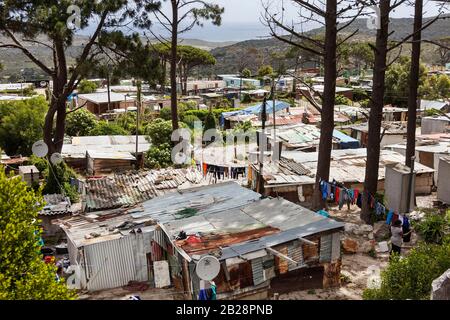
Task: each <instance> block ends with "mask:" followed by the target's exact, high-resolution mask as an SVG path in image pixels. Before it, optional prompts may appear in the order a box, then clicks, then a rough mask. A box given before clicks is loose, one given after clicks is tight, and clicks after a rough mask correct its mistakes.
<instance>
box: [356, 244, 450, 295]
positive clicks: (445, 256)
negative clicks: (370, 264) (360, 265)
mask: <svg viewBox="0 0 450 320" xmlns="http://www.w3.org/2000/svg"><path fill="white" fill-rule="evenodd" d="M449 268H450V242H449V241H447V242H445V243H444V244H443V245H436V244H426V243H421V244H419V245H418V246H417V247H415V248H413V249H412V250H411V252H410V253H409V254H408V256H406V257H400V256H398V255H395V256H394V257H393V258H392V259H391V261H390V263H389V266H388V267H387V269H385V270H384V271H382V273H381V287H380V288H379V289H366V290H365V291H364V293H363V298H364V299H366V300H389V299H395V300H405V299H413V300H419V299H420V300H422V299H429V298H430V293H431V283H432V282H433V280H434V279H436V278H438V277H439V276H441V275H442V274H443V273H444V272H445V271H446V270H447V269H449Z"/></svg>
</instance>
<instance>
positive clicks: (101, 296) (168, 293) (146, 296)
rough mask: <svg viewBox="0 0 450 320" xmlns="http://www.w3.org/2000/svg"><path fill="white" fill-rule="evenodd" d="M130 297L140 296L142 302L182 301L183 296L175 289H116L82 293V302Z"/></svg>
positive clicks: (80, 297)
mask: <svg viewBox="0 0 450 320" xmlns="http://www.w3.org/2000/svg"><path fill="white" fill-rule="evenodd" d="M130 296H139V297H140V298H141V300H182V299H183V295H182V294H179V293H177V292H176V291H175V289H156V288H149V289H147V290H145V291H128V290H124V289H123V288H115V289H109V290H102V291H97V292H92V293H89V294H86V293H85V294H83V293H81V294H80V295H79V299H80V300H128V297H130Z"/></svg>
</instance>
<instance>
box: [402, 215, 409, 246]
mask: <svg viewBox="0 0 450 320" xmlns="http://www.w3.org/2000/svg"><path fill="white" fill-rule="evenodd" d="M402 230H403V242H410V241H411V232H410V231H411V228H410V224H409V219H408V217H407V216H404V217H403V225H402Z"/></svg>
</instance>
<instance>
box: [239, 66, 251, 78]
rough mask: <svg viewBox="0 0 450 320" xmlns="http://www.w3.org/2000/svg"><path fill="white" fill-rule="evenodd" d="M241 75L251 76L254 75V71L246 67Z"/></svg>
mask: <svg viewBox="0 0 450 320" xmlns="http://www.w3.org/2000/svg"><path fill="white" fill-rule="evenodd" d="M241 75H242V77H243V78H251V77H252V71H251V70H250V69H249V68H244V69H242V71H241Z"/></svg>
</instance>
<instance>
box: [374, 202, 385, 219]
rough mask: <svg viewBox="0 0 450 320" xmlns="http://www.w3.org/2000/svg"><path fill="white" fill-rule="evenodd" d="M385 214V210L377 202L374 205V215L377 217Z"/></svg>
mask: <svg viewBox="0 0 450 320" xmlns="http://www.w3.org/2000/svg"><path fill="white" fill-rule="evenodd" d="M385 213H386V208H385V207H384V206H383V205H382V204H381V203H379V202H378V201H377V202H376V203H375V214H376V215H377V216H381V215H384V214H385Z"/></svg>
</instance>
